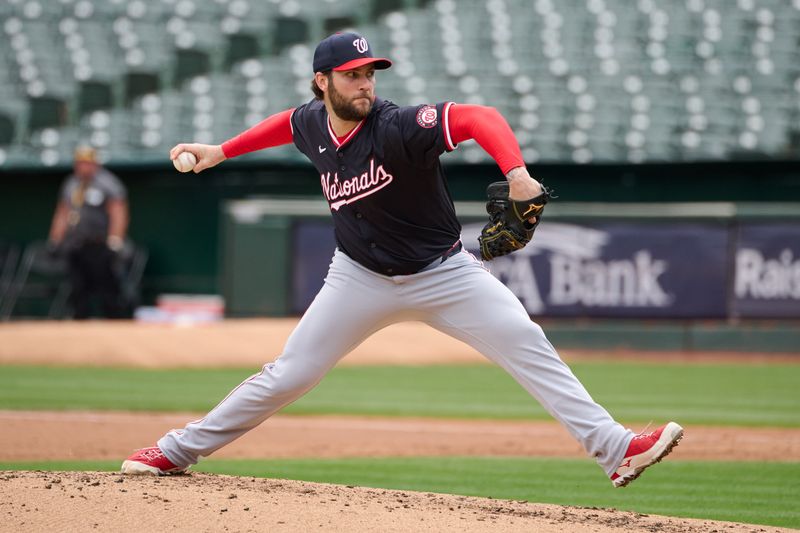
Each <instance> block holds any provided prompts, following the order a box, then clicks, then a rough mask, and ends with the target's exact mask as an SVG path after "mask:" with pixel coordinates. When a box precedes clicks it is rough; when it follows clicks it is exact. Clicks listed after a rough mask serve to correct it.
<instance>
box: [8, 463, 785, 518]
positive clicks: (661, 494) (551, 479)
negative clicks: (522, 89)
mask: <svg viewBox="0 0 800 533" xmlns="http://www.w3.org/2000/svg"><path fill="white" fill-rule="evenodd" d="M119 464H120V463H119V461H114V462H109V461H102V462H87V461H82V462H74V461H73V462H46V463H43V462H35V463H0V469H2V470H11V469H15V470H107V471H114V470H117V469H118V468H119ZM196 470H198V471H202V472H213V473H218V474H230V475H237V476H257V477H270V478H283V479H299V480H304V481H316V482H323V483H337V484H342V485H357V486H364V487H380V488H391V489H400V490H415V491H422V492H443V493H451V494H462V495H471V496H485V497H492V498H500V499H510V500H527V501H530V502H537V503H554V504H560V505H572V506H586V507H613V508H617V509H622V510H630V511H637V512H640V513H652V514H661V515H668V516H683V517H690V518H705V519H713V520H729V521H734V522H746V523H753V524H767V525H773V526H783V527H792V528H798V527H800V507H798V506H797V500H798V497H800V463H734V462H696V461H670V460H667V461H665V462H664V463H661V464H659V465H658V466H656V467H654V468H653V469H651V470H648V471H647V472H646V473H645V474H644V475H643V476H642V477H641V478H640V479H639V480H637V481H636V482H634V483H633V484H632V485H631V486H630V487H627V488H625V489H614V488H612V487H611V484H610V482H609V481H608V478H606V477H605V475H604V474H603V473H602V471H600V469H598V468H597V467H596V466H595V465H594V464H593V463H592V462H591V461H589V460H581V459H552V458H547V459H543V458H488V457H424V458H388V459H387V458H380V459H378V458H368V459H336V460H330V459H327V460H223V459H219V460H218V459H210V460H207V461H205V462H203V463H201V465H200V466H199V467H196Z"/></svg>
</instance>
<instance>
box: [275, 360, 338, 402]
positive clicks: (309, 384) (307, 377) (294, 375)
mask: <svg viewBox="0 0 800 533" xmlns="http://www.w3.org/2000/svg"><path fill="white" fill-rule="evenodd" d="M323 375H324V372H323V373H322V374H320V373H318V372H314V369H313V368H309V367H305V368H295V367H293V366H287V365H285V364H281V363H280V359H279V360H278V361H276V362H275V363H270V364H268V365H265V367H264V372H263V378H264V386H265V387H266V389H267V391H268V394H269V395H270V396H272V397H274V398H285V397H297V396H300V395H302V394H304V393H305V392H308V391H309V390H311V389H312V388H314V386H315V385H316V384H317V383H319V381H320V380H321V379H322V377H323Z"/></svg>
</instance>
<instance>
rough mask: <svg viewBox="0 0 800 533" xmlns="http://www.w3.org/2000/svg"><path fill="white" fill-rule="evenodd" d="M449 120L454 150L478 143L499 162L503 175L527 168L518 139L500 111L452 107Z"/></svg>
mask: <svg viewBox="0 0 800 533" xmlns="http://www.w3.org/2000/svg"><path fill="white" fill-rule="evenodd" d="M448 119H449V124H448V126H449V131H450V138H451V139H452V141H453V147H455V145H456V144H458V143H460V142H463V141H467V140H469V139H475V141H476V142H477V143H478V144H479V145H481V148H483V149H484V150H486V153H488V154H489V155H490V156H492V159H494V160H495V161H496V162H497V164H498V166H499V167H500V170H501V171H502V172H503V175H505V174H508V171H509V170H511V169H513V168H516V167H524V166H525V161H524V160H523V159H522V152H521V151H520V149H519V143H518V142H517V138H516V137H515V136H514V132H513V131H511V126H509V125H508V122H506V119H505V118H503V115H501V114H500V112H499V111H497V109H495V108H493V107H485V106H479V105H471V104H456V105H451V106H450V108H449V113H448Z"/></svg>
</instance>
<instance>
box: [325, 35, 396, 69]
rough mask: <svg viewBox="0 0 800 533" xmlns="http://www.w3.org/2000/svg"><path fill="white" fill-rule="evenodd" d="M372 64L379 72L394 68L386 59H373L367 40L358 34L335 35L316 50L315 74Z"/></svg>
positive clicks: (327, 38) (326, 39)
mask: <svg viewBox="0 0 800 533" xmlns="http://www.w3.org/2000/svg"><path fill="white" fill-rule="evenodd" d="M370 63H372V64H374V65H375V68H376V69H378V70H383V69H387V68H389V67H391V66H392V62H391V61H389V60H388V59H386V58H383V57H373V56H372V50H370V49H369V43H368V42H367V40H366V39H365V38H363V37H362V36H360V35H359V34H357V33H351V32H348V33H334V34H333V35H331V36H330V37H326V38H325V39H323V40H322V42H320V43H319V44H318V45H317V49H316V50H314V72H325V71H328V70H351V69H354V68H358V67H362V66H364V65H369V64H370Z"/></svg>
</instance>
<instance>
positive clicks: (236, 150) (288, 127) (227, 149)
mask: <svg viewBox="0 0 800 533" xmlns="http://www.w3.org/2000/svg"><path fill="white" fill-rule="evenodd" d="M292 113H294V108H292V109H287V110H286V111H281V112H280V113H276V114H274V115H271V116H269V117H267V118H265V119H264V120H262V121H261V122H259V123H258V124H256V125H255V126H253V127H252V128H250V129H249V130H246V131H243V132H242V133H240V134H239V135H237V136H236V137H234V138H232V139H228V140H227V141H225V142H224V143H222V153H224V154H225V157H227V158H231V157H236V156H237V155H242V154H246V153H248V152H255V151H256V150H263V149H264V148H271V147H273V146H281V145H283V144H289V143H291V142H292V139H293V138H294V135H293V132H292V121H291V118H292Z"/></svg>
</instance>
